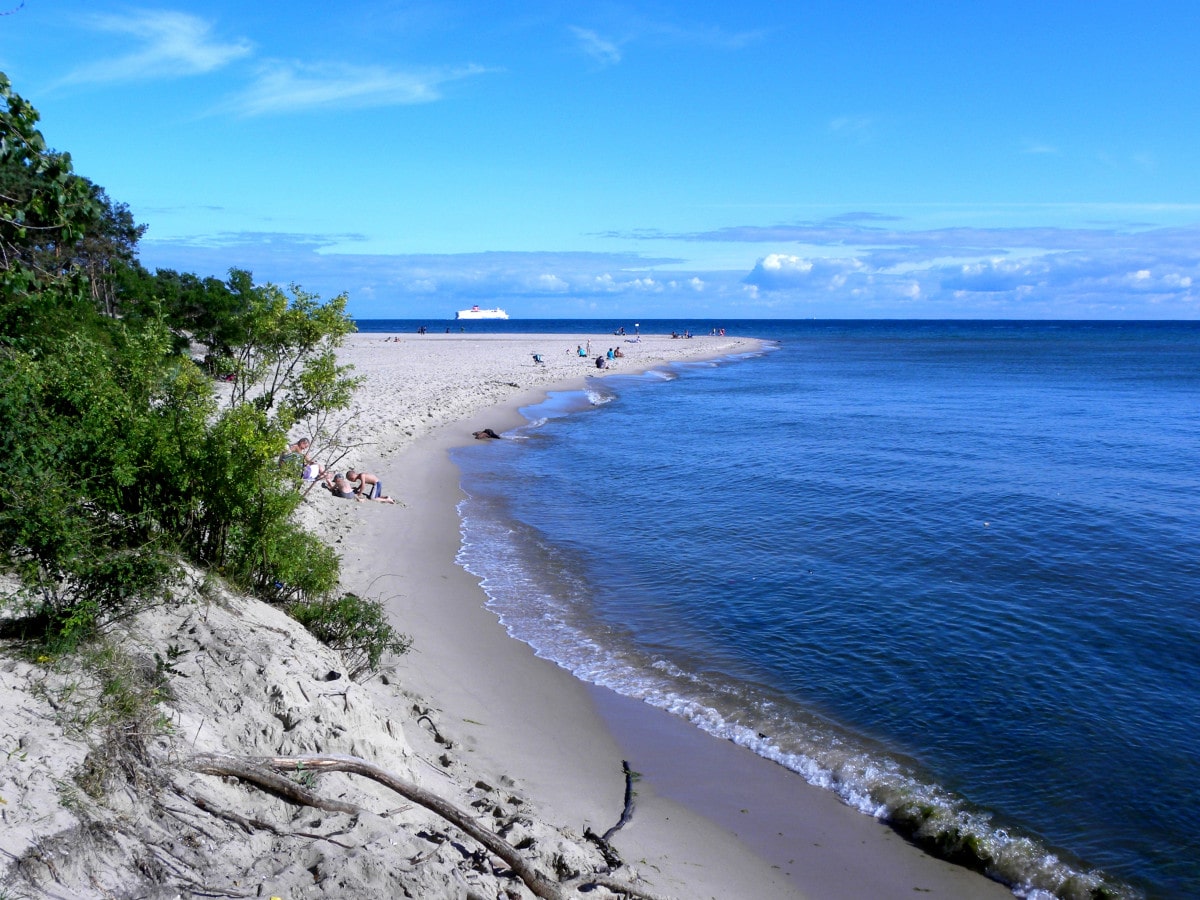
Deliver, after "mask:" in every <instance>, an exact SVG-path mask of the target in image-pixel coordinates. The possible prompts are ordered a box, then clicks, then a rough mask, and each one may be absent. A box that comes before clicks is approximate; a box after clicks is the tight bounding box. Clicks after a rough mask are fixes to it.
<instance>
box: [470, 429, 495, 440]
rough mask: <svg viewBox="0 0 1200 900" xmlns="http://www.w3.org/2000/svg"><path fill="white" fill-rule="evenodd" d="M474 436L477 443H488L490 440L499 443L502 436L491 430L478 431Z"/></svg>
mask: <svg viewBox="0 0 1200 900" xmlns="http://www.w3.org/2000/svg"><path fill="white" fill-rule="evenodd" d="M474 435H475V440H477V441H486V440H488V439H489V438H491V439H492V440H497V441H498V440H500V435H498V434H496V432H494V431H492V429H490V428H485V429H483V431H476V432H474Z"/></svg>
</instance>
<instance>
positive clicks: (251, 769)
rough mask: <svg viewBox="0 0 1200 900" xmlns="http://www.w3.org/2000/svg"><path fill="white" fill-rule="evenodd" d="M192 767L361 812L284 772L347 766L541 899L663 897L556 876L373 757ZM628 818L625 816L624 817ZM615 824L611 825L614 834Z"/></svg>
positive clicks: (227, 760) (221, 761) (320, 805)
mask: <svg viewBox="0 0 1200 900" xmlns="http://www.w3.org/2000/svg"><path fill="white" fill-rule="evenodd" d="M188 768H190V769H191V770H192V771H194V772H199V773H201V774H204V775H219V776H232V777H234V778H239V779H241V780H242V781H246V782H248V783H250V784H254V785H257V786H258V787H260V788H263V789H264V790H267V791H269V792H271V793H273V794H276V795H277V796H280V797H282V798H283V799H285V800H288V801H289V802H292V803H296V804H298V805H302V806H310V807H315V808H317V809H323V810H327V811H329V812H345V813H351V814H354V813H358V812H361V810H360V809H359V807H357V806H355V805H354V804H352V803H345V802H342V801H339V800H329V799H327V798H323V797H319V796H317V795H316V794H315V793H313V792H312V791H310V790H309V789H308V788H306V787H304V786H303V785H301V784H298V783H297V782H295V781H293V780H292V779H290V778H288V777H286V776H285V775H283V774H281V773H285V772H286V773H295V772H297V771H302V772H309V771H311V772H346V773H349V774H351V775H362V776H363V777H365V778H370V779H371V780H372V781H375V782H378V783H379V784H382V785H383V786H384V787H386V788H389V789H391V790H393V791H395V792H396V793H397V794H399V795H400V796H402V797H404V798H405V799H407V800H410V801H412V802H413V803H416V804H417V805H419V806H423V807H424V808H425V809H427V810H429V811H430V812H432V813H435V814H436V815H438V816H441V817H442V818H443V819H445V820H446V821H447V822H449V823H450V824H451V825H453V826H454V827H455V828H457V829H459V830H460V831H462V832H463V833H464V834H466V835H467V836H468V837H470V838H472V839H473V840H475V841H476V842H478V843H479V844H481V845H482V846H483V847H484V848H485V849H486V850H487V851H488V852H489V853H491V854H493V855H494V856H497V857H499V858H500V859H501V860H503V861H504V862H505V863H506V864H507V865H508V866H509V868H511V869H512V870H513V872H514V873H515V874H516V875H517V877H518V878H520V879H521V881H523V882H524V883H525V886H526V887H528V888H529V890H531V891H532V892H533V893H534V894H535V895H536V896H538V897H542V898H543V900H564V898H565V896H566V895H565V894H564V893H563V892H564V890H571V889H574V888H578V887H584V886H603V887H605V888H607V889H608V890H610V891H614V892H617V893H623V894H625V895H626V896H629V897H636V898H639V900H659V898H657V897H655V896H654V895H653V894H649V893H646V892H645V891H643V890H641V889H640V888H637V887H635V886H633V885H631V884H629V883H627V882H624V881H622V880H620V879H615V878H612V877H611V876H609V875H607V874H602V873H596V874H594V875H591V876H584V877H582V878H576V879H572V880H571V881H570V882H568V883H565V884H564V883H560V882H558V881H555V880H553V879H551V878H549V877H548V876H546V875H545V874H544V873H542V872H540V871H539V870H538V869H537V868H535V867H534V866H533V865H532V864H531V863H530V862H529V861H528V860H527V859H525V857H524V856H522V855H521V852H520V851H519V850H517V848H515V847H514V846H512V844H510V843H508V842H507V841H506V840H504V839H503V838H501V837H500V836H499V835H497V834H495V833H493V832H492V831H489V830H488V829H487V828H484V827H483V826H481V825H480V824H479V823H478V822H477V821H476V819H475V816H474V815H472V814H471V813H468V812H466V811H465V810H462V809H460V808H459V807H457V806H455V805H454V804H453V803H450V802H448V801H446V800H444V799H442V798H441V797H439V796H438V795H437V794H434V793H432V792H430V791H427V790H425V789H424V788H422V787H419V786H418V785H415V784H413V783H412V782H411V781H408V780H406V779H404V778H401V777H399V776H398V775H395V774H393V773H392V772H389V771H387V770H386V769H382V768H380V767H379V766H377V765H375V764H374V763H370V762H368V761H367V760H365V759H361V758H360V757H357V756H346V755H342V754H330V755H323V756H318V755H307V754H306V755H302V756H262V757H245V756H232V755H226V754H215V753H204V754H198V755H196V756H194V757H192V758H191V759H190V760H189V762H188ZM628 808H629V807H628V803H627V807H626V809H627V811H628ZM621 824H624V817H623V818H622V823H621ZM615 830H616V829H615V828H614V829H611V830H610V831H609V834H611V833H612V832H613V831H615Z"/></svg>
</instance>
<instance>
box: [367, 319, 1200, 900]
mask: <svg viewBox="0 0 1200 900" xmlns="http://www.w3.org/2000/svg"><path fill="white" fill-rule="evenodd" d="M389 324H390V325H391V326H392V327H377V328H376V327H370V328H364V330H378V331H387V330H407V328H401V327H400V326H401V325H407V324H411V323H389ZM630 324H632V323H619V322H613V321H611V320H596V321H588V320H556V321H553V322H547V321H532V320H530V321H522V320H508V321H492V322H471V323H467V325H468V326H469V327H473V328H474V329H476V330H479V329H481V328H483V329H485V330H487V331H489V332H496V331H500V332H509V333H518V332H541V333H548V334H553V333H581V334H582V333H594V334H596V335H597V336H600V335H611V334H612V333H613V332H614V331H616V330H617V329H618V328H619V327H620V326H621V325H624V326H625V327H626V328H627V329H628V328H629V325H630ZM639 324H640V326H641V328H642V330H643V331H646V332H652V333H662V331H664V330H665V331H666V332H668V333H669V332H670V331H671V330H679V331H682V330H684V329H685V328H690V329H691V330H692V332H693V333H696V334H705V333H708V331H709V330H710V329H712V328H720V327H724V328H726V330H727V331H728V333H730V334H737V335H739V336H749V337H758V338H762V339H763V340H764V341H765V342H766V344H765V349H764V350H763V351H762V352H761V353H755V354H746V355H743V356H739V357H730V358H725V359H722V360H716V361H711V362H704V363H694V362H693V363H678V364H674V365H672V366H669V367H665V368H662V369H659V370H655V371H653V372H650V373H646V374H643V375H620V374H618V375H610V376H608V377H606V378H603V379H595V380H592V381H591V382H590V384H589V387H588V388H587V389H586V390H583V391H566V392H558V393H554V394H551V395H550V396H549V397H548V398H547V399H546V401H545V402H543V403H541V404H538V405H537V406H535V407H530V408H528V409H526V410H524V413H525V415H526V417H527V419H528V420H529V421H528V424H527V425H525V426H523V427H521V428H518V429H515V430H514V431H512V432H510V433H509V434H508V435H506V437H508V438H510V439H509V440H505V441H497V442H489V443H487V444H483V445H472V446H469V447H465V448H462V449H460V450H458V451H455V461H456V462H457V464H458V465H459V467H460V469H461V470H462V473H463V487H464V490H465V491H466V493H467V495H468V496H467V499H466V500H465V501H464V502H463V504H462V506H461V509H460V514H461V516H462V521H463V526H462V527H463V547H462V550H461V551H460V557H459V561H460V564H462V565H463V566H464V567H465V568H466V569H467V570H468V571H470V572H472V573H473V574H474V575H476V576H477V577H479V578H480V579H481V580H482V583H483V587H484V589H485V591H486V592H487V594H488V596H489V598H490V600H489V605H490V606H491V608H492V609H493V610H494V611H495V612H496V614H497V615H498V616H499V617H500V619H501V621H502V622H503V623H504V625H505V627H506V628H507V629H508V630H509V632H510V634H512V635H513V636H514V637H516V638H517V639H520V640H523V641H525V642H527V643H529V644H530V645H531V646H532V647H533V648H534V649H535V651H536V652H538V653H539V654H540V655H542V656H545V657H547V658H549V659H552V660H554V661H555V662H557V663H558V664H559V665H561V666H563V667H564V668H566V669H568V670H569V671H571V672H573V673H574V674H575V675H576V676H577V677H579V678H581V679H583V680H586V681H589V682H592V683H595V684H600V685H604V686H606V687H609V688H612V689H614V690H616V691H618V692H619V693H622V694H625V695H627V696H631V697H635V698H639V699H642V700H644V701H646V702H648V703H651V704H653V705H655V706H658V707H661V708H663V709H667V710H669V711H671V712H673V713H675V714H677V715H680V716H682V717H683V718H685V719H687V720H688V721H691V722H692V723H694V724H695V725H696V726H697V727H700V728H702V729H704V730H706V731H708V732H710V733H712V734H715V735H719V736H721V737H725V738H728V739H730V740H733V741H735V742H737V743H739V744H742V745H744V746H746V747H747V748H749V749H750V750H752V751H753V752H756V753H758V754H760V755H762V756H764V757H767V758H769V759H772V760H775V761H776V762H778V763H780V764H781V765H784V766H786V767H787V768H789V769H791V770H793V771H795V772H796V773H798V775H800V776H801V777H803V778H805V779H806V780H807V781H809V782H810V783H813V784H816V785H819V786H821V787H824V788H827V789H828V790H831V791H834V792H835V793H836V794H837V795H838V796H839V797H841V798H842V800H843V801H844V802H846V803H848V804H850V805H851V806H853V807H855V808H857V809H859V810H860V811H862V812H863V813H865V814H868V815H873V816H877V817H880V818H882V819H885V820H887V821H889V822H891V823H892V824H893V825H894V826H895V827H897V828H898V829H899V830H900V831H902V832H903V833H906V834H907V835H908V836H909V837H911V838H912V839H913V840H915V841H917V842H918V843H919V844H921V845H922V846H925V847H926V848H928V849H930V850H931V851H933V852H935V853H937V854H939V855H942V856H944V857H946V858H949V859H951V860H953V861H956V862H960V863H963V864H966V865H969V866H972V867H973V868H978V869H980V870H982V871H985V872H986V873H987V874H989V875H990V876H992V877H994V878H996V879H998V880H1000V881H1002V882H1004V883H1005V884H1008V885H1009V886H1010V887H1012V888H1013V890H1014V892H1015V893H1017V894H1018V895H1019V896H1026V897H1035V898H1043V897H1054V896H1058V897H1070V898H1074V897H1089V896H1114V897H1138V896H1147V897H1186V896H1194V895H1195V894H1196V893H1197V889H1198V887H1200V845H1198V843H1197V838H1196V837H1195V829H1194V827H1193V826H1192V824H1191V821H1190V819H1191V809H1192V808H1193V807H1194V804H1195V802H1196V800H1197V799H1200V793H1198V789H1197V785H1198V784H1200V760H1198V757H1197V753H1196V751H1195V738H1196V736H1197V734H1196V732H1197V723H1200V692H1198V691H1197V690H1196V688H1195V685H1196V684H1200V649H1198V648H1200V643H1198V641H1197V638H1198V637H1200V601H1198V598H1197V592H1196V585H1197V584H1200V552H1198V551H1200V528H1198V527H1197V526H1200V513H1198V512H1197V509H1196V503H1195V500H1196V487H1197V475H1196V473H1197V471H1200V467H1198V464H1200V438H1198V437H1197V434H1198V432H1197V427H1196V426H1197V424H1200V422H1198V419H1200V407H1198V405H1197V402H1196V401H1197V398H1198V397H1200V324H1198V323H1186V322H1183V323H1180V322H1174V323H1163V322H996V321H986V322H984V321H961V320H955V321H945V322H938V321H928V320H922V321H900V320H889V321H870V320H859V321H839V322H829V321H819V320H806V321H788V322H772V321H768V320H754V321H737V322H735V321H731V322H725V323H718V322H707V321H704V320H699V321H697V322H695V323H688V322H685V321H683V320H680V321H666V322H661V323H656V322H642V323H639ZM364 325H365V323H360V328H362V327H363V326H364ZM664 326H665V327H664ZM413 330H415V325H413ZM613 340H614V341H616V340H617V337H616V336H614V337H613ZM601 343H603V340H601Z"/></svg>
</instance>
